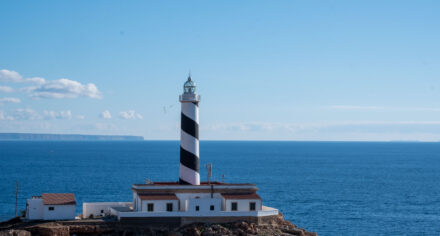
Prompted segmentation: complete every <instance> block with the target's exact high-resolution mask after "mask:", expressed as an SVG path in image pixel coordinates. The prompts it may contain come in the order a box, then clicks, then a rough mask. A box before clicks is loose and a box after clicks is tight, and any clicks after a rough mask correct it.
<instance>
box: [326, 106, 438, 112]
mask: <svg viewBox="0 0 440 236" xmlns="http://www.w3.org/2000/svg"><path fill="white" fill-rule="evenodd" d="M327 108H329V109H332V110H345V111H392V112H413V111H427V112H438V111H440V108H436V107H382V106H351V105H334V106H328V107H327Z"/></svg>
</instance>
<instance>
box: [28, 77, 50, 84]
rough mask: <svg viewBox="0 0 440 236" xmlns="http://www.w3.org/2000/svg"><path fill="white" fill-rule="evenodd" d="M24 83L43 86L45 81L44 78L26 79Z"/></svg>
mask: <svg viewBox="0 0 440 236" xmlns="http://www.w3.org/2000/svg"><path fill="white" fill-rule="evenodd" d="M25 81H26V82H29V83H35V84H44V83H46V80H45V79H44V78H41V77H32V78H27V79H25Z"/></svg>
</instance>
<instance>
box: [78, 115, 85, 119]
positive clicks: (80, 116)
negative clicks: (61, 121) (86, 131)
mask: <svg viewBox="0 0 440 236" xmlns="http://www.w3.org/2000/svg"><path fill="white" fill-rule="evenodd" d="M75 118H76V119H78V120H84V119H85V118H86V117H85V116H84V115H76V116H75Z"/></svg>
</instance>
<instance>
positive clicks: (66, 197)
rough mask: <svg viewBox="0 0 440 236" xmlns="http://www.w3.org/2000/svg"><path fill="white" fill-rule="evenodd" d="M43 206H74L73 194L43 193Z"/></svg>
mask: <svg viewBox="0 0 440 236" xmlns="http://www.w3.org/2000/svg"><path fill="white" fill-rule="evenodd" d="M41 196H42V197H43V204H44V205H72V204H76V200H75V195H74V194H73V193H43V194H41Z"/></svg>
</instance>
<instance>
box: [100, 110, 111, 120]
mask: <svg viewBox="0 0 440 236" xmlns="http://www.w3.org/2000/svg"><path fill="white" fill-rule="evenodd" d="M99 117H101V118H103V119H111V118H112V114H111V113H110V111H109V110H105V111H103V112H101V114H99Z"/></svg>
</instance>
